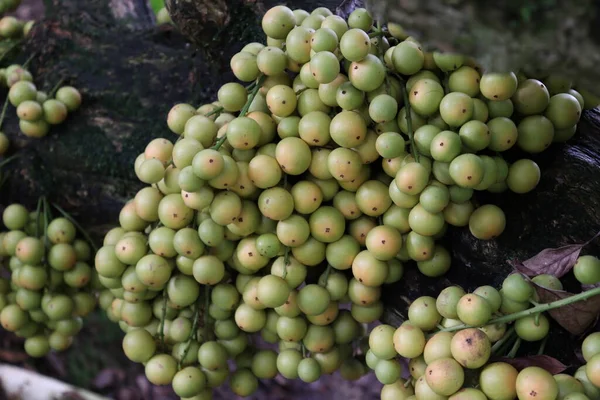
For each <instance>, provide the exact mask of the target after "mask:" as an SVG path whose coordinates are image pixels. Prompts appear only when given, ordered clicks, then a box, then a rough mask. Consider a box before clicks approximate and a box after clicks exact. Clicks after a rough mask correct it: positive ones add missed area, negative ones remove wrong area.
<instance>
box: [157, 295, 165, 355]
mask: <svg viewBox="0 0 600 400" xmlns="http://www.w3.org/2000/svg"><path fill="white" fill-rule="evenodd" d="M165 319H167V291H166V290H165V291H163V304H162V315H161V316H160V326H159V328H158V339H159V341H160V346H161V348H163V349H164V348H165Z"/></svg>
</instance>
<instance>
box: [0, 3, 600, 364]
mask: <svg viewBox="0 0 600 400" xmlns="http://www.w3.org/2000/svg"><path fill="white" fill-rule="evenodd" d="M300 3H301V4H303V8H306V9H311V8H313V7H314V6H315V4H309V3H310V2H309V1H307V2H300V1H299V2H298V5H300ZM123 4H127V6H126V7H125V6H123ZM236 4H238V5H239V6H240V7H246V10H245V11H244V10H239V9H236V12H235V13H234V14H231V19H230V21H229V22H228V23H227V24H226V25H225V26H224V28H225V29H224V30H222V31H221V32H218V33H217V36H216V37H217V40H216V41H215V42H214V43H209V44H206V47H205V49H209V50H208V51H201V52H197V50H196V49H195V47H194V46H191V45H190V44H189V43H188V42H187V40H186V38H185V37H184V36H183V35H181V34H179V33H178V32H177V31H176V30H175V29H173V28H172V27H170V26H163V27H155V26H154V25H153V16H152V14H151V12H150V11H149V8H148V7H147V5H146V4H145V2H144V1H143V0H128V1H127V2H122V3H121V7H116V8H115V7H112V6H111V2H110V1H109V0H87V1H86V2H85V3H81V2H80V1H77V0H53V1H47V4H46V8H47V13H48V16H47V18H46V19H45V20H44V21H41V22H40V23H38V24H37V25H36V26H35V28H34V30H33V33H32V35H31V37H30V38H29V39H28V40H27V42H26V43H25V45H24V47H23V51H22V52H21V54H20V56H18V58H17V59H16V60H15V61H18V62H23V61H24V60H25V59H26V58H28V57H29V56H30V55H34V57H33V59H32V62H31V64H30V66H29V68H30V70H31V72H32V73H33V75H34V77H35V83H36V84H37V85H38V87H40V88H43V89H45V90H50V88H51V87H53V86H54V85H55V84H56V82H58V81H60V80H61V79H65V83H66V84H71V85H74V86H76V87H78V88H80V89H81V91H82V93H83V96H84V104H83V106H82V108H81V109H80V110H79V111H77V112H75V113H74V114H73V115H70V116H69V119H68V120H67V122H66V123H64V124H62V125H59V126H56V127H53V128H52V130H51V132H50V134H49V135H48V136H47V137H45V138H43V139H29V138H26V137H24V136H23V135H22V134H20V133H19V128H18V119H17V117H16V115H15V110H14V108H12V107H9V112H8V114H7V120H6V122H5V125H4V129H3V130H4V131H5V132H6V133H7V134H8V135H9V137H10V140H11V144H12V149H11V154H18V155H19V157H18V158H17V159H16V160H14V161H13V162H12V163H10V164H9V165H7V166H6V167H5V168H4V171H3V172H4V173H6V174H7V175H8V176H9V179H8V181H7V182H6V183H5V185H4V186H3V187H2V188H1V189H0V204H3V205H6V204H9V203H11V202H15V201H19V202H22V203H25V204H27V205H28V206H29V207H31V208H33V207H34V206H35V203H36V201H37V199H38V197H39V196H41V195H46V196H47V197H48V198H49V199H50V200H51V201H55V202H57V203H58V204H59V205H61V206H62V207H63V208H64V209H66V210H67V211H68V212H70V213H72V214H73V215H74V216H75V217H76V218H78V219H79V220H80V221H81V222H82V223H83V224H84V225H85V226H87V227H88V228H90V229H91V230H92V231H93V232H95V233H97V234H99V235H101V234H102V232H104V231H105V230H106V229H107V228H108V227H112V226H114V224H116V222H117V220H118V214H119V210H120V208H121V206H122V205H123V204H124V202H125V201H126V200H127V199H129V198H131V197H132V196H133V195H134V194H135V192H136V191H137V190H138V189H139V188H140V187H142V184H141V183H140V182H139V181H138V180H137V178H136V177H135V174H134V171H133V162H134V159H135V157H136V156H137V155H138V154H139V153H140V152H142V151H143V149H144V147H145V145H146V143H148V142H149V141H150V140H151V139H153V138H156V137H166V138H169V139H171V140H175V139H176V136H175V135H173V134H172V133H171V132H170V131H169V129H168V128H167V125H166V115H167V113H168V111H169V109H170V108H171V107H172V106H173V105H174V104H176V103H180V102H188V103H191V104H195V105H200V104H202V103H206V102H210V101H212V100H214V97H215V93H216V89H217V87H218V86H219V85H220V84H221V83H223V82H226V81H229V80H232V78H233V77H232V75H231V73H230V72H229V71H228V63H224V60H226V59H227V58H228V57H229V56H231V55H232V54H233V53H234V52H236V51H238V50H239V49H240V47H241V46H243V45H244V44H245V43H247V42H249V41H253V40H261V37H260V28H259V25H258V21H259V19H258V13H257V12H256V10H257V8H255V5H254V3H249V2H246V3H241V2H240V3H236ZM344 4H345V6H346V7H347V8H346V12H347V11H348V9H352V7H354V6H356V5H357V3H354V2H352V1H350V0H349V1H348V2H346V3H344ZM266 5H268V3H263V6H265V7H266ZM320 5H325V6H330V7H331V8H334V7H333V6H332V5H330V4H328V3H327V2H325V3H319V6H320ZM257 7H258V6H257ZM229 28H231V30H228V29H229ZM236 29H238V30H239V31H237V30H236ZM232 32H235V34H234V33H232ZM240 32H245V33H244V35H246V36H243V35H241V33H240ZM213 33H214V32H213ZM238 33H240V34H238ZM198 37H199V38H201V36H198ZM202 40H204V39H195V41H196V42H198V41H199V42H202ZM2 95H5V93H3V94H2ZM599 150H600V112H598V111H588V112H585V113H584V116H583V119H582V121H581V123H580V125H579V130H578V133H577V135H576V137H575V138H574V139H573V140H571V141H570V142H569V143H568V144H566V145H553V146H552V147H551V148H550V149H549V150H548V151H546V152H544V153H543V154H541V155H539V156H535V157H532V158H534V159H535V160H536V161H537V162H538V163H539V165H540V167H541V169H542V180H541V182H540V185H539V186H538V188H537V189H536V190H535V191H533V192H531V193H529V194H526V195H516V194H510V193H505V194H501V195H494V196H485V195H483V194H478V195H477V196H476V200H477V201H478V202H479V203H488V202H492V203H495V204H498V205H500V206H501V207H502V208H503V209H504V210H505V212H506V216H507V228H506V231H505V233H504V234H503V235H502V236H501V237H500V238H498V239H496V240H492V241H487V242H483V241H479V240H476V239H474V238H473V237H472V236H471V235H470V233H469V232H468V229H464V228H462V229H450V230H449V232H448V234H447V235H446V238H445V241H446V244H447V245H448V246H450V248H451V249H452V254H453V267H452V269H451V271H450V272H449V274H448V275H447V276H445V277H443V278H440V279H429V278H425V277H423V276H422V275H421V274H419V273H418V271H417V270H416V266H415V265H413V264H411V263H407V264H406V273H405V276H404V278H403V279H402V281H401V282H399V283H398V284H395V285H394V286H393V287H392V288H388V289H386V290H385V294H384V299H385V304H386V315H385V320H386V321H387V322H389V323H392V324H394V325H398V324H399V323H400V321H401V320H402V319H404V317H405V315H406V307H407V304H406V302H405V299H408V300H409V301H410V300H413V299H415V298H416V297H418V296H421V295H427V294H429V295H434V296H435V295H437V293H438V292H439V290H441V289H442V288H443V287H445V286H448V285H450V284H459V285H461V286H463V287H464V288H465V289H468V290H470V289H473V288H474V287H476V286H478V285H482V284H492V285H495V286H498V285H500V284H501V282H502V280H503V279H504V277H505V276H506V275H507V274H508V273H509V272H510V271H511V267H510V266H509V264H508V260H510V259H518V260H523V259H526V258H528V257H530V256H532V255H534V254H535V253H537V252H538V251H540V250H542V249H543V248H546V247H559V246H562V245H565V244H569V243H575V242H583V241H585V240H586V239H587V238H589V237H590V236H592V234H593V233H595V232H596V231H597V230H598V229H599V228H600V155H599V154H600V152H599ZM523 156H525V155H523V154H519V153H518V152H514V153H511V154H508V155H507V157H509V158H511V159H514V158H516V157H523ZM527 157H529V156H527ZM586 251H588V252H592V253H594V252H595V254H600V247H599V246H597V245H595V246H590V247H589V248H587V249H586ZM552 335H553V340H554V339H556V341H555V342H554V341H553V345H552V346H548V347H547V349H548V351H549V352H550V354H554V355H557V356H559V357H560V358H561V359H562V360H563V361H565V362H566V363H572V364H575V363H576V360H575V356H574V354H575V353H574V350H575V348H576V342H575V341H574V339H573V338H572V337H570V336H568V335H566V334H565V333H564V332H563V331H561V330H559V329H556V330H553V333H552Z"/></svg>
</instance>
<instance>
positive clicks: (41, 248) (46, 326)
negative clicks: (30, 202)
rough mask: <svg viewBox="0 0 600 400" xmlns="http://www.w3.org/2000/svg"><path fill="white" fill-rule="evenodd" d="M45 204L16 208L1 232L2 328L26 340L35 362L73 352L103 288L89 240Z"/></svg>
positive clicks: (6, 213)
mask: <svg viewBox="0 0 600 400" xmlns="http://www.w3.org/2000/svg"><path fill="white" fill-rule="evenodd" d="M55 208H56V211H58V212H59V213H60V214H63V215H61V216H60V217H58V216H57V217H54V216H53V215H52V213H51V207H50V205H49V204H48V203H47V202H46V200H45V199H42V200H40V202H39V205H38V208H37V210H36V211H33V212H30V211H28V210H27V208H25V207H24V206H22V205H20V204H11V205H9V206H8V207H6V209H5V210H4V212H3V213H2V223H3V225H4V228H5V230H3V231H2V232H0V325H1V326H2V328H4V329H5V330H7V331H10V332H14V333H15V334H16V335H17V336H18V337H21V338H24V339H25V351H26V352H27V354H28V355H30V356H31V357H43V356H45V355H46V354H47V353H48V352H49V351H50V350H56V351H63V350H66V349H67V348H69V347H70V346H71V344H72V342H73V338H74V336H75V335H76V334H77V333H78V332H79V331H80V329H81V328H82V326H83V320H82V318H83V317H85V316H86V315H88V314H89V313H90V312H92V311H93V310H94V309H95V307H96V290H97V289H98V288H99V287H101V286H100V284H99V282H98V279H97V278H98V275H97V274H96V272H95V270H94V268H93V266H91V264H90V261H92V260H93V247H92V245H91V242H90V241H89V237H87V236H85V235H83V236H82V232H81V231H79V232H78V228H77V226H78V225H76V223H75V221H74V220H73V219H72V218H71V217H70V216H68V214H66V213H64V211H63V210H62V209H60V208H58V207H56V206H55Z"/></svg>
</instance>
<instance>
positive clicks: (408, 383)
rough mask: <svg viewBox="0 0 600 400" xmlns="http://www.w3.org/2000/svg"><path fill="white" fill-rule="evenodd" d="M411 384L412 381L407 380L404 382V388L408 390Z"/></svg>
mask: <svg viewBox="0 0 600 400" xmlns="http://www.w3.org/2000/svg"><path fill="white" fill-rule="evenodd" d="M411 384H412V382H411V381H410V379H407V380H406V382H404V388H408V387H409V386H410V385H411Z"/></svg>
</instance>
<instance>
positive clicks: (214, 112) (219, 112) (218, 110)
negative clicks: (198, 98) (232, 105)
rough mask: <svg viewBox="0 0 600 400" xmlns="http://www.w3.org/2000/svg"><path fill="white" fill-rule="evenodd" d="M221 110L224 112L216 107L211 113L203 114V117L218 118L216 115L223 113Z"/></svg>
mask: <svg viewBox="0 0 600 400" xmlns="http://www.w3.org/2000/svg"><path fill="white" fill-rule="evenodd" d="M223 110H225V109H224V108H223V107H217V108H215V109H214V110H212V111H211V112H209V113H206V114H204V116H205V117H210V116H213V115H215V114H217V117H218V116H219V115H218V114H221V113H222V112H223Z"/></svg>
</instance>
